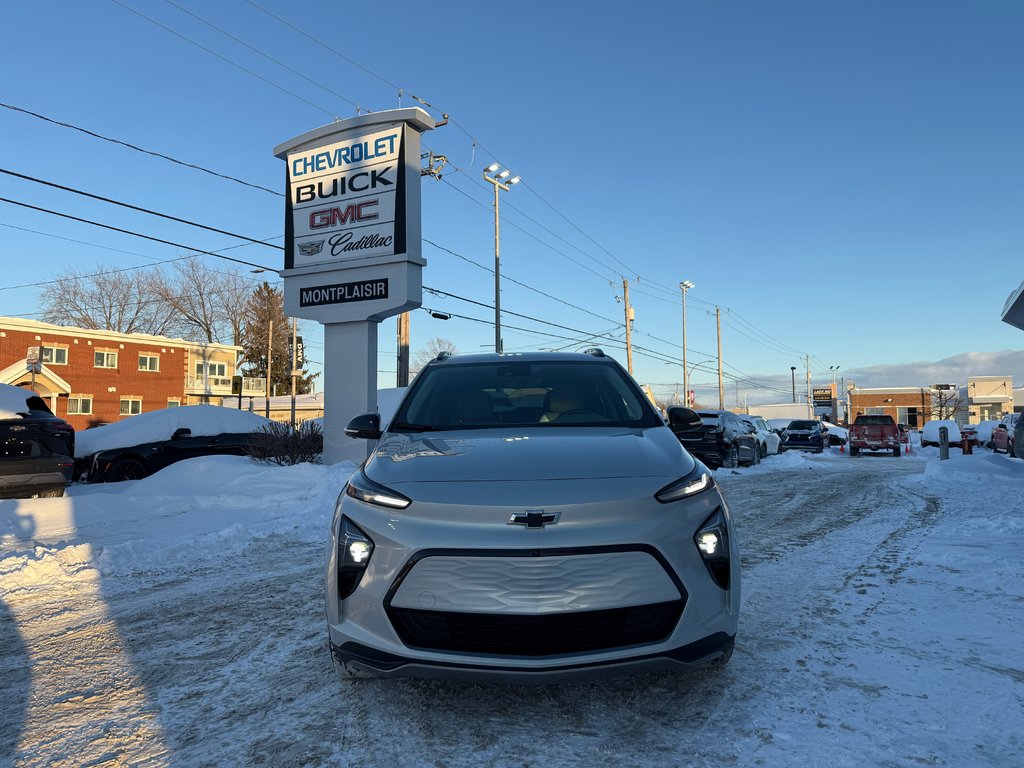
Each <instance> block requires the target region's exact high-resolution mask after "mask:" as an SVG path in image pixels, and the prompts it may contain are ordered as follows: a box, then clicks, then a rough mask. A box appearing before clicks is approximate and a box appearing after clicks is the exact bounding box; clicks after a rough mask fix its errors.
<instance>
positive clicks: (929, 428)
mask: <svg viewBox="0 0 1024 768" xmlns="http://www.w3.org/2000/svg"><path fill="white" fill-rule="evenodd" d="M942 427H945V428H946V429H947V430H948V431H949V433H948V435H947V440H948V442H950V443H959V442H960V427H959V426H958V425H957V423H956V422H955V421H952V420H950V419H935V420H934V421H926V422H925V424H924V427H922V428H921V439H922V440H924V441H925V442H928V443H937V442H939V429H940V428H942ZM990 437H991V436H990Z"/></svg>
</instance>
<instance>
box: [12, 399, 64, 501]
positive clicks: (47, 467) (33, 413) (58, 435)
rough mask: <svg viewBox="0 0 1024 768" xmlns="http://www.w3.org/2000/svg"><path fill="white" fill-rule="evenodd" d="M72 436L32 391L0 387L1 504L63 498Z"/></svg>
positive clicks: (62, 422) (43, 401) (62, 421)
mask: <svg viewBox="0 0 1024 768" xmlns="http://www.w3.org/2000/svg"><path fill="white" fill-rule="evenodd" d="M74 454H75V430H74V429H73V428H72V427H71V425H70V424H68V423H67V422H66V421H64V419H61V418H58V417H56V416H54V415H53V413H52V412H51V411H50V409H49V407H48V406H47V405H46V401H45V400H43V399H42V398H41V397H39V395H37V394H36V393H35V392H32V391H31V390H27V389H23V388H21V387H12V386H10V385H8V384H0V498H4V499H23V498H29V497H31V496H63V495H64V488H65V487H66V486H67V484H68V483H69V482H71V477H72V472H73V470H74V459H73V458H72V457H73V456H74Z"/></svg>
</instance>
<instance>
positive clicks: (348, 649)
mask: <svg viewBox="0 0 1024 768" xmlns="http://www.w3.org/2000/svg"><path fill="white" fill-rule="evenodd" d="M735 637H736V636H735V635H727V634H726V633H725V632H716V633H715V634H713V635H708V636H707V637H704V638H701V639H700V640H697V641H695V642H692V643H688V644H687V645H683V646H680V647H678V648H672V649H670V650H667V651H661V652H659V653H651V654H646V655H642V656H630V657H626V658H621V659H611V660H606V661H594V662H585V663H582V664H564V665H551V666H544V667H541V668H523V667H509V666H500V665H494V664H464V663H454V662H445V661H436V660H434V659H412V658H408V657H406V656H398V655H396V654H393V653H387V652H385V651H379V650H377V649H376V648H371V647H370V646H367V645H363V644H362V643H343V644H342V645H341V646H337V645H335V644H334V643H331V653H332V654H333V655H334V657H335V659H337V660H338V661H339V662H354V663H356V664H360V665H362V666H364V667H367V668H369V669H372V670H376V671H377V672H380V673H384V674H386V673H392V672H397V671H398V670H400V669H401V668H402V667H405V666H410V665H412V666H417V667H433V668H436V669H438V670H444V669H452V670H456V669H458V670H464V671H479V672H484V673H506V674H516V673H520V674H529V673H535V674H544V673H563V672H572V671H575V670H580V671H583V670H587V669H598V668H601V667H614V666H617V665H623V664H642V663H644V662H656V661H658V660H665V661H669V662H676V663H679V664H694V663H697V662H699V661H701V660H703V659H706V658H708V657H709V656H712V655H714V654H716V653H720V652H722V653H724V652H725V651H726V650H727V649H728V648H729V647H730V646H731V645H732V643H733V642H734V640H735Z"/></svg>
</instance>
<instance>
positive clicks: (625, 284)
mask: <svg viewBox="0 0 1024 768" xmlns="http://www.w3.org/2000/svg"><path fill="white" fill-rule="evenodd" d="M622 303H623V304H624V305H625V310H626V368H627V369H628V370H629V375H630V376H632V375H633V340H632V336H631V335H630V334H631V332H632V325H633V308H632V307H631V306H629V280H627V279H626V278H622Z"/></svg>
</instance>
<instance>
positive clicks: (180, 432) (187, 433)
mask: <svg viewBox="0 0 1024 768" xmlns="http://www.w3.org/2000/svg"><path fill="white" fill-rule="evenodd" d="M165 434H166V433H165ZM183 437H192V430H191V429H189V428H188V427H178V429H176V430H174V434H173V435H171V440H181V439H182V438H183Z"/></svg>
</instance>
